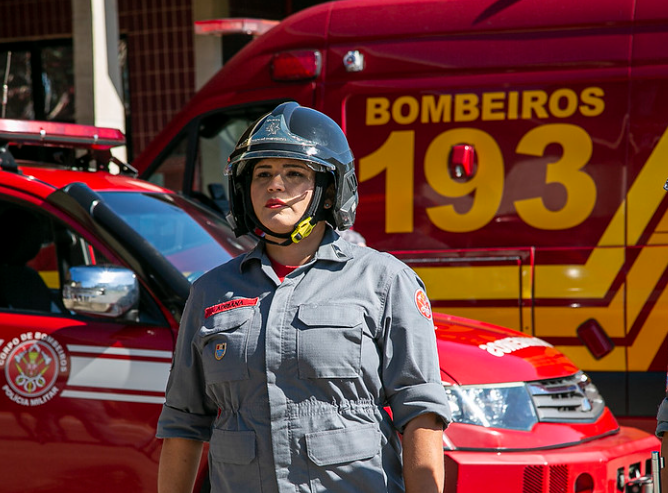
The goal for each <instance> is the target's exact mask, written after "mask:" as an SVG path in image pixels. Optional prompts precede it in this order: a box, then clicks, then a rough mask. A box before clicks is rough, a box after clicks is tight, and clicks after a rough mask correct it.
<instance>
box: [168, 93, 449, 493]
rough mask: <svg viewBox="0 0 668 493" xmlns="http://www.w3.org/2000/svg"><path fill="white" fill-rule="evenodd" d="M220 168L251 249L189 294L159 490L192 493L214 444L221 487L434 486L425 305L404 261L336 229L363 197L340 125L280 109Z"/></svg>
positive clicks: (438, 442)
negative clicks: (253, 243) (254, 240)
mask: <svg viewBox="0 0 668 493" xmlns="http://www.w3.org/2000/svg"><path fill="white" fill-rule="evenodd" d="M226 173H227V175H228V179H229V185H230V187H229V191H230V208H231V212H230V215H229V219H230V222H231V224H232V226H233V228H234V230H235V233H236V234H237V236H239V235H242V234H246V233H250V234H253V235H256V236H258V237H259V238H260V241H259V243H258V245H257V247H256V248H255V249H254V250H253V251H251V252H250V253H248V254H246V255H243V256H240V257H238V258H236V259H233V260H231V261H229V262H228V263H226V264H224V265H222V266H220V267H218V268H216V269H213V270H212V271H210V272H208V273H207V274H205V275H203V276H202V277H201V278H199V279H198V280H197V281H196V282H195V283H194V284H193V286H192V289H191V293H190V297H189V299H188V302H187V304H186V308H185V312H184V314H183V318H182V321H181V329H180V332H179V335H178V341H177V347H176V351H175V355H174V363H173V368H172V371H171V373H170V378H169V383H168V385H167V392H166V403H165V405H164V408H163V411H162V414H161V417H160V421H159V424H158V431H157V436H158V437H161V438H164V442H163V449H162V454H161V458H160V470H159V481H158V482H159V491H160V493H168V492H190V491H192V488H193V484H194V481H195V478H196V474H197V470H198V465H199V461H200V455H201V453H202V443H203V442H207V441H208V442H209V443H210V445H209V461H208V467H209V478H210V482H211V489H212V491H214V492H240V491H243V492H263V493H274V492H290V493H295V492H297V491H300V492H301V491H304V492H325V491H326V492H332V493H336V492H341V493H344V492H350V493H352V492H355V493H359V492H372V491H373V492H381V491H386V492H403V491H407V492H413V493H418V492H419V493H428V492H433V493H436V492H439V493H440V492H441V491H443V482H444V470H443V437H442V432H443V428H444V427H445V426H447V424H448V422H449V419H450V414H449V409H448V404H447V398H446V394H445V391H444V389H443V387H442V385H441V380H440V371H439V365H438V356H437V351H436V343H435V335H434V327H433V321H432V319H431V309H430V305H429V301H428V300H427V297H426V294H425V291H424V286H423V284H422V282H421V281H420V279H419V278H418V277H417V276H416V275H415V273H414V272H413V271H412V270H410V269H409V268H407V267H406V266H405V265H404V264H403V263H401V262H399V261H398V260H396V259H395V258H393V257H392V256H390V255H388V254H383V253H379V252H377V251H375V250H372V249H371V248H364V247H360V246H356V245H353V244H351V243H348V242H346V241H345V240H343V239H342V238H340V237H339V235H338V234H337V233H336V232H335V231H334V230H333V228H334V227H338V229H339V230H346V229H347V228H350V227H351V226H352V225H353V222H354V220H355V210H356V207H357V201H358V199H357V181H356V179H355V173H354V161H353V156H352V153H351V151H350V148H349V145H348V142H347V140H346V138H345V136H344V134H343V132H342V130H341V129H340V128H339V127H338V125H337V124H336V123H335V122H334V121H333V120H331V119H330V118H329V117H327V116H325V115H323V114H322V113H320V112H317V111H315V110H312V109H310V108H305V107H301V106H299V105H298V104H296V103H284V104H281V105H279V106H278V107H277V108H276V109H275V110H274V111H272V112H271V113H269V114H267V115H265V116H263V117H262V118H260V119H259V120H258V121H256V122H255V123H254V124H252V125H251V126H250V127H249V128H248V129H247V130H246V132H245V133H244V134H243V135H242V137H241V138H240V140H239V142H238V143H237V146H236V149H235V150H234V152H233V153H232V155H231V156H230V158H229V162H228V166H227V170H226ZM388 409H389V410H391V416H390V413H389V412H388ZM397 432H399V433H401V434H402V435H403V440H402V442H403V443H402V442H400V440H399V436H398V434H397ZM402 447H403V452H402ZM402 456H403V457H402ZM402 458H403V460H402Z"/></svg>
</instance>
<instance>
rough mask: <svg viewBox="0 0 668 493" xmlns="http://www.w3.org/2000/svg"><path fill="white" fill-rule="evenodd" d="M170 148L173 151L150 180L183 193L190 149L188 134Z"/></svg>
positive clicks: (183, 135)
mask: <svg viewBox="0 0 668 493" xmlns="http://www.w3.org/2000/svg"><path fill="white" fill-rule="evenodd" d="M170 147H171V150H170V151H169V152H168V154H167V155H166V156H165V157H164V159H163V160H162V162H161V163H160V164H159V165H158V167H157V168H156V169H155V171H153V173H152V174H151V176H150V177H149V178H148V180H149V181H151V182H152V183H155V184H156V185H160V186H161V187H165V188H169V189H170V190H174V191H175V192H181V191H183V180H184V179H185V173H186V150H187V148H188V139H187V138H186V134H185V133H183V134H182V135H181V136H180V137H179V138H178V141H177V142H176V143H175V144H173V145H171V146H170Z"/></svg>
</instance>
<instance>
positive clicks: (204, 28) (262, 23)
mask: <svg viewBox="0 0 668 493" xmlns="http://www.w3.org/2000/svg"><path fill="white" fill-rule="evenodd" d="M276 24H278V21H270V20H267V19H251V18H241V17H238V18H232V17H230V18H227V19H211V20H206V21H195V34H211V35H214V36H223V35H225V34H249V35H251V36H260V35H261V34H264V33H266V32H267V31H269V29H271V28H272V27H274V26H275V25H276Z"/></svg>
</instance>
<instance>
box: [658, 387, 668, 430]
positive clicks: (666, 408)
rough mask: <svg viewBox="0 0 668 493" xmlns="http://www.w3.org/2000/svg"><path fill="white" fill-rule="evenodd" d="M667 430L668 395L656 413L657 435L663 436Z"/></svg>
mask: <svg viewBox="0 0 668 493" xmlns="http://www.w3.org/2000/svg"><path fill="white" fill-rule="evenodd" d="M665 431H668V397H666V398H665V399H664V400H663V401H662V402H661V406H659V413H658V414H657V415H656V436H657V437H659V438H661V437H662V436H663V433H664V432H665Z"/></svg>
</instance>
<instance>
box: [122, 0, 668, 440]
mask: <svg viewBox="0 0 668 493" xmlns="http://www.w3.org/2000/svg"><path fill="white" fill-rule="evenodd" d="M667 40H668V5H667V4H665V2H661V1H658V0H638V1H632V0H613V1H607V0H606V1H604V0H597V1H592V2H587V3H586V4H583V3H582V2H580V1H575V0H559V1H557V0H540V1H538V0H522V1H512V2H498V1H497V2H494V1H491V0H466V1H463V0H462V1H458V0H416V1H407V0H391V1H385V0H363V1H338V2H332V3H329V4H324V5H320V6H316V7H313V8H311V9H308V10H305V11H302V12H299V13H297V14H295V15H294V16H292V17H290V18H288V19H286V20H284V21H283V22H281V23H279V24H278V25H277V26H276V27H274V28H273V29H271V30H270V31H268V32H266V33H265V34H263V35H261V36H259V37H258V38H257V39H255V40H254V41H253V42H251V43H250V44H249V45H247V46H246V47H245V48H244V49H243V50H242V51H241V52H239V53H238V54H237V55H236V56H235V57H233V58H232V59H231V60H230V61H229V62H228V63H227V64H226V65H225V66H224V67H223V68H222V70H221V71H220V72H219V73H218V74H217V75H215V76H214V77H213V78H212V79H211V81H210V82H209V83H208V84H207V85H206V86H204V87H203V88H202V89H201V90H200V91H199V92H198V94H196V95H195V97H194V98H193V99H192V100H191V101H190V103H189V104H188V105H187V106H186V107H185V108H184V110H183V111H182V112H181V113H180V114H179V115H178V116H177V118H175V119H174V120H173V121H172V122H171V123H170V124H169V125H168V126H167V127H166V129H165V130H164V132H162V133H161V134H160V136H159V137H158V138H157V139H156V140H155V141H154V142H153V143H152V144H151V145H150V146H149V147H148V148H147V149H146V150H145V152H143V153H142V155H141V156H140V157H139V158H138V159H137V160H136V162H135V165H136V166H137V167H138V168H139V169H140V170H141V171H142V172H143V176H145V177H147V178H148V179H150V180H152V181H156V182H158V183H161V184H164V185H166V186H167V187H169V188H172V189H176V190H179V191H182V192H184V193H185V194H186V195H190V196H193V197H195V198H199V199H201V200H203V201H205V202H206V203H208V204H209V205H211V206H212V207H219V208H220V209H221V210H224V208H225V207H224V195H223V193H222V190H223V189H224V186H225V183H224V181H223V180H222V175H221V170H222V168H223V166H224V161H225V159H226V157H227V155H229V152H230V151H231V149H232V148H233V146H234V142H235V140H236V138H237V137H238V136H239V135H240V132H241V131H242V130H243V128H244V127H245V126H246V125H247V124H248V123H250V122H251V121H253V120H254V119H255V118H256V117H258V116H259V115H261V114H262V113H263V112H265V111H267V110H268V109H270V108H272V107H273V106H274V105H275V104H276V103H278V102H280V101H285V100H294V101H297V102H299V103H300V104H303V105H308V106H312V107H315V108H316V109H319V110H321V111H324V112H325V113H327V114H328V115H330V116H331V117H332V118H334V119H335V120H336V121H337V122H339V123H340V124H341V125H342V127H343V128H344V130H345V131H346V134H347V135H348V137H349V139H350V142H351V146H352V148H353V152H354V153H355V156H356V158H357V170H358V179H359V182H360V188H359V189H360V197H361V200H360V206H359V212H358V216H357V222H356V225H355V228H356V230H357V231H358V232H360V233H361V234H362V235H363V236H364V237H365V238H366V240H367V242H368V244H369V245H370V246H372V247H375V248H378V249H381V250H387V251H391V252H393V253H396V254H397V256H399V257H400V258H402V259H403V260H404V261H406V262H407V263H409V264H410V265H411V266H412V267H414V268H415V270H416V271H417V272H418V273H419V274H420V276H421V277H422V278H423V279H424V280H425V282H426V284H427V292H428V294H429V296H430V299H431V300H432V303H433V305H434V307H435V309H436V310H438V311H441V312H445V313H450V314H455V315H460V316H464V317H468V318H474V319H479V320H486V321H490V322H494V323H498V324H501V325H504V326H509V327H513V328H516V329H518V330H520V331H522V332H523V333H525V334H531V335H534V336H536V337H540V338H543V339H546V340H547V341H549V342H551V343H553V344H555V345H557V346H558V347H559V348H560V349H561V350H562V351H563V352H564V353H566V354H567V355H568V356H569V357H570V358H571V359H572V360H573V361H574V362H575V363H576V364H577V365H578V366H579V367H581V368H584V369H585V370H587V371H588V372H589V373H590V374H591V375H592V377H593V378H594V380H595V381H596V382H597V384H598V386H599V388H601V390H602V391H603V393H604V395H605V396H606V398H607V399H608V401H609V403H610V405H611V407H612V408H613V411H615V413H616V415H618V416H623V417H627V418H634V419H635V418H637V419H645V420H646V422H645V425H646V428H647V429H649V428H651V426H653V425H652V420H653V417H654V416H655V413H656V409H657V405H658V403H659V402H660V400H661V398H662V396H663V389H664V380H665V367H666V344H665V339H666V333H667V329H666V327H668V323H667V322H668V320H667V319H668V310H667V308H666V307H668V303H667V300H666V297H667V296H668V291H667V290H666V286H667V285H668V273H667V271H666V268H667V267H668V250H667V248H666V247H667V246H668V240H667V239H666V231H668V229H667V228H668V226H667V225H668V220H667V219H665V218H664V214H665V212H666V205H668V202H667V200H666V198H665V192H664V191H663V190H662V188H661V185H662V183H663V182H664V181H665V178H666V169H665V166H664V165H663V161H664V160H665V156H666V155H667V154H668V147H667V146H668V137H667V136H666V129H667V128H668V114H667V113H666V112H665V111H664V108H665V107H666V104H668V100H667V96H666V95H667V94H668V78H667V75H668V60H667V59H666V54H665V52H664V50H663V49H662V47H663V46H665V45H666V41H667Z"/></svg>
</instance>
